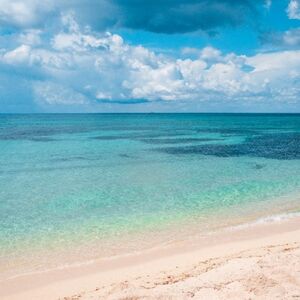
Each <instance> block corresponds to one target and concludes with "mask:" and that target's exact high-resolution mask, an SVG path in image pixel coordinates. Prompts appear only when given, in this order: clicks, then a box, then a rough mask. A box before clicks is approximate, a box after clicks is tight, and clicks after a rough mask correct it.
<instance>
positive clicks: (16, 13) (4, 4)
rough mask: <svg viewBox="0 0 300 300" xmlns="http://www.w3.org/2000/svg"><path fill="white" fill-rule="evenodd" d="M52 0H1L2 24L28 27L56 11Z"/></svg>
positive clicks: (0, 17)
mask: <svg viewBox="0 0 300 300" xmlns="http://www.w3.org/2000/svg"><path fill="white" fill-rule="evenodd" d="M54 2H55V1H50V0H43V1H40V0H23V1H21V0H14V1H12V0H0V24H1V23H4V24H8V25H13V26H20V27H28V26H33V25H35V24H36V23H37V22H40V21H41V20H42V19H43V15H44V14H45V13H49V12H50V11H53V9H54Z"/></svg>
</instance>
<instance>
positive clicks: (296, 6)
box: [287, 0, 300, 20]
mask: <svg viewBox="0 0 300 300" xmlns="http://www.w3.org/2000/svg"><path fill="white" fill-rule="evenodd" d="M287 14H288V17H289V18H290V19H296V20H300V2H299V0H291V1H290V3H289V5H288V8H287Z"/></svg>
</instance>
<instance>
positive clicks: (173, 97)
mask: <svg viewBox="0 0 300 300" xmlns="http://www.w3.org/2000/svg"><path fill="white" fill-rule="evenodd" d="M0 112H2V113H29V112H33V113H35V112H300V0H160V1H157V0H64V1H62V0H60V1H59V0H44V1H40V0H23V1H21V0H0Z"/></svg>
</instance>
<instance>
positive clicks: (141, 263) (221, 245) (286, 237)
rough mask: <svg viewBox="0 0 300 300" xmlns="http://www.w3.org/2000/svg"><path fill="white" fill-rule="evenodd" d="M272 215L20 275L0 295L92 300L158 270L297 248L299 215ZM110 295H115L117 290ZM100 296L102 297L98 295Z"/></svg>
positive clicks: (174, 270) (152, 278) (2, 287)
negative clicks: (154, 245)
mask: <svg viewBox="0 0 300 300" xmlns="http://www.w3.org/2000/svg"><path fill="white" fill-rule="evenodd" d="M272 217H273V216H272ZM274 217H276V216H274ZM274 217H273V220H272V222H268V221H266V222H257V221H259V220H257V221H256V222H252V223H250V224H243V225H239V226H235V227H234V228H225V229H223V230H219V231H217V232H212V233H211V234H209V235H206V236H205V237H200V238H192V239H187V240H184V241H178V242H176V243H175V242H174V243H172V244H169V245H165V246H164V247H158V248H155V249H154V248H153V249H150V250H147V251H141V252H140V253H136V254H130V255H126V256H120V257H113V258H110V259H102V260H97V261H95V262H93V263H89V264H85V265H78V266H70V267H64V268H61V269H56V270H50V271H47V272H41V273H33V274H27V275H20V276H18V277H15V278H12V279H8V280H4V281H2V282H0V297H1V299H7V300H10V299H11V300H14V299H45V300H46V299H59V298H61V299H64V297H68V296H70V295H77V296H74V297H75V298H66V299H79V298H82V297H83V296H84V295H86V294H88V293H90V295H89V297H91V299H93V297H94V296H95V299H96V297H97V295H98V294H100V293H101V292H103V293H105V290H106V289H108V287H109V286H111V285H117V286H118V285H119V284H121V285H122V282H123V283H124V281H125V282H127V283H128V282H129V283H134V282H136V281H137V278H144V279H147V282H150V283H151V282H152V283H153V282H154V281H155V280H156V279H155V278H157V276H158V274H160V273H161V272H164V273H168V274H170V275H169V276H171V277H172V276H175V275H174V274H176V273H178V272H180V271H182V270H186V269H189V268H191V267H192V266H195V265H197V264H199V263H200V262H203V261H205V260H212V259H219V260H220V259H221V260H222V258H223V259H226V256H228V255H229V256H230V255H234V254H238V253H239V252H243V251H248V252H249V251H250V252H251V251H254V252H255V251H256V250H257V249H259V248H262V247H273V248H274V247H275V248H276V247H280V245H285V244H288V245H289V247H290V246H291V245H292V246H293V247H298V246H299V245H300V216H299V215H298V214H297V215H296V216H291V217H288V218H285V217H283V218H279V220H278V219H276V218H275V219H274ZM265 219H266V218H265ZM245 225H246V226H245ZM139 280H140V279H139ZM299 280H300V278H299ZM179 281H182V282H183V281H184V280H183V279H182V280H179ZM99 286H101V287H99ZM138 290H139V289H138V288H137V291H138ZM113 294H114V293H112V294H111V297H112V298H111V299H114V298H113V297H114V295H113ZM115 294H116V295H117V292H116V293H115ZM76 297H77V298H76ZM299 297H300V291H299ZM105 298H107V297H106V296H104V299H105ZM89 299H90V298H89ZM109 299H110V298H109ZM115 299H118V298H115Z"/></svg>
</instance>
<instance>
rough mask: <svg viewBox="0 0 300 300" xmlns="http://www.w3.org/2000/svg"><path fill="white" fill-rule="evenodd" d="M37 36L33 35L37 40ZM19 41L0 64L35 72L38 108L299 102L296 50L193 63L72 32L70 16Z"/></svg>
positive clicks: (203, 55) (206, 52)
mask: <svg viewBox="0 0 300 300" xmlns="http://www.w3.org/2000/svg"><path fill="white" fill-rule="evenodd" d="M37 35H38V34H37ZM33 40H34V39H31V38H28V39H26V38H23V39H22V43H23V44H22V45H19V46H18V47H16V48H15V49H12V50H5V51H4V52H3V53H0V62H1V63H3V64H7V65H13V66H14V67H15V68H17V66H18V65H20V66H23V67H24V65H26V66H27V67H28V70H30V68H35V69H38V70H39V71H40V73H41V74H43V79H38V80H36V79H32V80H31V85H32V90H33V94H34V95H35V99H36V102H37V103H38V104H39V105H42V104H43V103H44V104H46V105H50V106H51V105H86V104H91V105H93V104H95V103H97V101H98V100H100V101H103V100H105V101H111V102H113V101H117V102H121V101H126V102H128V100H130V99H133V100H139V99H146V100H148V101H155V100H161V101H182V100H184V101H215V100H220V101H233V102H234V101H270V100H269V99H272V101H286V102H289V101H290V102H293V101H294V102H295V101H299V96H300V84H298V83H300V51H299V50H298V51H297V50H293V51H292V50H290V51H280V52H274V53H263V54H257V55H254V56H249V57H247V56H243V55H236V54H234V53H230V54H226V55H224V54H222V52H221V51H220V50H218V49H215V48H212V47H206V48H204V49H201V50H200V51H199V55H198V57H197V58H195V59H175V58H173V57H169V56H166V55H160V54H156V53H154V52H153V51H150V50H149V49H147V48H145V47H142V46H130V45H128V44H127V43H126V42H124V41H123V39H122V37H121V36H119V35H116V34H110V33H105V34H97V33H94V32H92V31H91V30H90V29H89V28H84V29H82V28H80V27H79V26H78V24H77V23H76V22H75V20H74V17H73V16H72V15H66V16H63V19H62V28H61V29H60V30H59V32H57V33H56V34H54V35H53V36H52V37H50V39H49V40H48V41H47V42H46V43H44V44H41V43H37V42H34V41H33Z"/></svg>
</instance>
